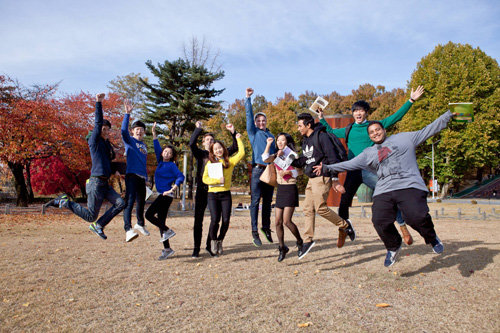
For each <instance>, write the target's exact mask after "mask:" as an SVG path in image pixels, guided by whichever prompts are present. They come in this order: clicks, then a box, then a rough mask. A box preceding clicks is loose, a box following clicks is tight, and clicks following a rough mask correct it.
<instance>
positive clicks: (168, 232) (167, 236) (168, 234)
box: [160, 229, 175, 243]
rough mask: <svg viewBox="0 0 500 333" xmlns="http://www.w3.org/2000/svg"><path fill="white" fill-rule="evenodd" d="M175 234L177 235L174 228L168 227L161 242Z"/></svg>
mask: <svg viewBox="0 0 500 333" xmlns="http://www.w3.org/2000/svg"><path fill="white" fill-rule="evenodd" d="M174 236H175V231H173V230H172V229H168V230H167V231H164V232H163V234H162V235H161V239H160V243H163V242H164V241H166V240H168V239H170V238H172V237H174Z"/></svg>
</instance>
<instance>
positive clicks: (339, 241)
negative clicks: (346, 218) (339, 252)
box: [337, 228, 347, 248]
mask: <svg viewBox="0 0 500 333" xmlns="http://www.w3.org/2000/svg"><path fill="white" fill-rule="evenodd" d="M346 237H347V232H345V230H344V229H341V228H339V239H337V247H338V248H341V247H342V246H344V243H345V238H346Z"/></svg>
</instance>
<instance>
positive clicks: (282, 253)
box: [278, 245, 289, 262]
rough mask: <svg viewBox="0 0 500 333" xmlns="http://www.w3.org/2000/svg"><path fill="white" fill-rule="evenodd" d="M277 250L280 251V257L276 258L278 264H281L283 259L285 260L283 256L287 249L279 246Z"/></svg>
mask: <svg viewBox="0 0 500 333" xmlns="http://www.w3.org/2000/svg"><path fill="white" fill-rule="evenodd" d="M278 250H279V251H280V255H279V256H278V262H281V261H283V259H285V256H286V254H287V253H288V251H289V250H288V247H286V245H285V246H283V247H281V246H280V247H279V248H278Z"/></svg>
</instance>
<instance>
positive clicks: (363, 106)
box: [351, 100, 370, 113]
mask: <svg viewBox="0 0 500 333" xmlns="http://www.w3.org/2000/svg"><path fill="white" fill-rule="evenodd" d="M356 110H364V111H365V112H366V113H368V112H370V104H368V103H367V102H366V101H364V100H359V101H357V102H356V103H354V104H353V105H352V107H351V111H352V112H354V111H356Z"/></svg>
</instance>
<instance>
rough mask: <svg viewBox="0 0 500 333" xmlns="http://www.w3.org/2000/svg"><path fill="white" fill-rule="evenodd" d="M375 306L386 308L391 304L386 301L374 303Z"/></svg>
mask: <svg viewBox="0 0 500 333" xmlns="http://www.w3.org/2000/svg"><path fill="white" fill-rule="evenodd" d="M375 306H376V307H377V308H388V307H390V306H391V305H390V304H387V303H378V304H376V305H375Z"/></svg>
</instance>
